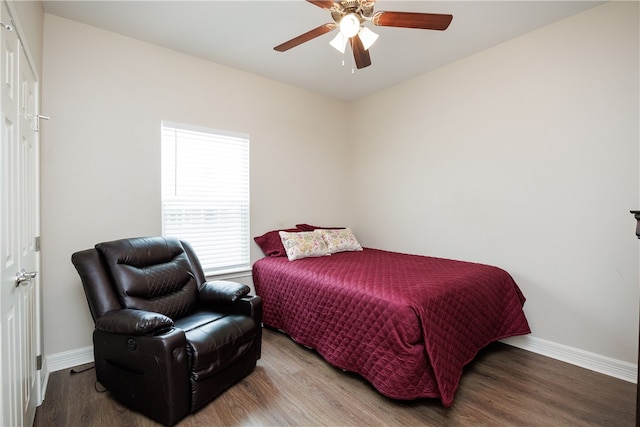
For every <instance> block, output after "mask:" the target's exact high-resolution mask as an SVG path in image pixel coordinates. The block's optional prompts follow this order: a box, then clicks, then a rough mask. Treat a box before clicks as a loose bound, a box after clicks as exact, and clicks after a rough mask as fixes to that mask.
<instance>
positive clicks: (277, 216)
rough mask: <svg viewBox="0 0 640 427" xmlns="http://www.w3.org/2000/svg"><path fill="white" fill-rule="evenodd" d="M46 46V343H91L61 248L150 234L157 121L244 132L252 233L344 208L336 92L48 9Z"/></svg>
mask: <svg viewBox="0 0 640 427" xmlns="http://www.w3.org/2000/svg"><path fill="white" fill-rule="evenodd" d="M44 52H45V54H44V62H45V73H44V80H43V84H44V88H45V89H44V102H43V105H44V109H45V111H46V112H47V114H49V115H50V116H51V117H52V120H51V121H50V122H49V123H47V128H46V130H45V132H43V144H42V242H43V243H42V244H43V265H42V279H43V283H44V286H43V288H44V300H45V307H44V318H45V353H46V354H49V355H50V354H55V353H60V352H64V351H68V350H73V349H77V348H80V347H84V346H88V345H90V344H91V332H92V330H93V322H92V320H91V318H90V316H89V311H88V309H87V304H86V301H85V299H84V298H85V297H84V293H83V291H82V288H81V285H80V281H79V278H78V275H77V274H76V272H75V270H74V268H73V266H72V264H71V261H70V256H71V254H72V253H73V252H75V251H77V250H81V249H85V248H89V247H92V246H93V245H94V244H95V243H97V242H100V241H105V240H111V239H117V238H123V237H131V236H140V235H154V234H160V233H161V218H160V144H159V140H160V122H161V121H162V120H169V121H173V122H180V123H187V124H194V125H198V126H204V127H209V128H213V129H223V130H231V131H237V132H243V133H247V134H249V135H250V139H251V151H250V157H251V158H250V162H251V232H252V235H254V236H255V235H258V234H261V233H263V232H265V231H267V230H269V229H273V228H274V227H278V226H291V225H293V224H295V223H296V222H313V221H322V220H326V221H328V222H331V223H335V222H338V221H343V220H345V218H346V217H347V216H346V214H345V211H346V208H345V203H346V196H347V194H346V191H345V190H343V183H344V182H345V180H346V172H347V170H348V168H347V159H346V155H347V152H346V148H345V147H346V146H347V144H346V142H347V141H346V138H345V137H343V135H345V134H346V132H347V129H346V127H345V126H346V125H341V124H340V123H342V121H341V120H340V118H341V117H343V115H344V113H345V111H346V109H347V106H346V105H345V104H343V103H342V102H339V101H335V100H333V99H330V98H324V97H321V96H318V95H316V94H312V93H310V92H306V91H302V90H299V89H295V88H292V87H289V86H286V85H282V84H280V83H275V82H272V81H269V80H266V79H263V78H260V77H256V76H254V75H250V74H246V73H243V72H239V71H236V70H232V69H229V68H225V67H223V66H220V65H217V64H214V63H211V62H207V61H204V60H201V59H198V58H195V57H190V56H187V55H183V54H180V53H177V52H174V51H171V50H167V49H164V48H160V47H157V46H154V45H151V44H148V43H144V42H140V41H136V40H133V39H130V38H126V37H122V36H118V35H115V34H113V33H109V32H106V31H102V30H99V29H96V28H93V27H90V26H86V25H82V24H78V23H75V22H73V21H69V20H65V19H61V18H58V17H55V16H52V15H45V42H44ZM319 118H321V120H320V119H319ZM327 123H331V125H330V126H329V125H327ZM259 256H261V253H260V252H259V249H258V248H257V246H255V244H254V245H253V247H252V258H253V259H256V258H258V257H259Z"/></svg>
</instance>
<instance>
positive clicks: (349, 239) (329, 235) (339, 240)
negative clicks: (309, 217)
mask: <svg viewBox="0 0 640 427" xmlns="http://www.w3.org/2000/svg"><path fill="white" fill-rule="evenodd" d="M313 232H314V233H317V234H319V235H321V236H322V238H323V239H324V241H325V242H326V243H327V247H328V248H329V252H331V253H332V254H335V253H336V252H346V251H361V250H362V246H361V245H360V243H358V240H357V239H356V236H355V235H354V234H353V231H351V229H350V228H341V229H337V230H333V229H330V230H327V229H323V228H317V229H315V230H314V231H313Z"/></svg>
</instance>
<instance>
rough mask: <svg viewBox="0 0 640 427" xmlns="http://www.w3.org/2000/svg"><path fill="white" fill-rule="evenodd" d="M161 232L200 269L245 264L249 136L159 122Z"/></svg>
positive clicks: (210, 270)
mask: <svg viewBox="0 0 640 427" xmlns="http://www.w3.org/2000/svg"><path fill="white" fill-rule="evenodd" d="M162 234H163V235H164V236H173V237H177V238H179V239H181V240H186V241H188V242H189V243H190V244H191V246H193V249H194V250H195V252H196V254H197V256H198V258H199V259H200V262H201V263H202V267H203V269H204V270H205V274H207V275H213V274H221V273H228V272H233V271H240V270H248V269H249V264H250V261H249V243H250V238H249V137H248V135H240V134H234V133H231V132H222V131H217V130H210V129H203V128H197V127H194V126H188V125H181V124H176V123H168V122H163V123H162Z"/></svg>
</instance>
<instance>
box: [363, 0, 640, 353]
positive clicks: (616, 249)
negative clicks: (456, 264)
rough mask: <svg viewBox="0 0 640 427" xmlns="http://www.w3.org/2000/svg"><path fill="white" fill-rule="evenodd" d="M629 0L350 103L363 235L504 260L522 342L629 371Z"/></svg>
mask: <svg viewBox="0 0 640 427" xmlns="http://www.w3.org/2000/svg"><path fill="white" fill-rule="evenodd" d="M638 39H639V37H638V3H637V2H634V3H617V2H614V3H609V4H605V5H603V6H599V7H596V8H593V9H590V10H588V11H586V12H584V13H582V14H579V15H576V16H574V17H572V18H569V19H567V20H564V21H561V22H558V23H556V24H553V25H550V26H548V27H546V28H543V29H540V30H538V31H535V32H532V33H529V34H527V35H525V36H523V37H520V38H518V39H515V40H512V41H509V42H507V43H504V44H502V45H499V46H497V47H495V48H493V49H490V50H487V51H485V52H482V53H480V54H477V55H474V56H472V57H470V58H467V59H464V60H462V61H459V62H456V63H454V64H450V65H448V66H446V67H442V68H441V69H439V70H436V71H434V72H431V73H429V74H426V75H424V76H422V77H419V78H417V79H415V80H412V81H408V82H405V83H403V84H401V85H399V86H396V87H394V88H392V89H390V90H387V91H384V92H381V93H378V94H376V95H374V96H371V97H368V98H366V99H363V100H361V101H359V102H358V103H357V104H356V105H354V107H355V108H354V109H353V112H354V114H355V115H356V123H355V124H354V125H355V126H358V129H360V133H359V138H358V139H357V143H358V144H357V148H356V152H357V153H358V156H356V158H357V163H356V167H355V170H356V171H357V172H356V176H355V180H354V185H355V188H354V190H353V194H354V195H355V198H356V202H355V208H354V213H355V219H354V224H356V225H357V230H356V231H357V232H358V236H361V238H362V239H363V240H364V242H363V243H365V244H367V245H371V246H374V247H383V248H390V249H395V250H400V251H409V252H416V253H421V254H433V255H438V256H443V257H450V258H457V259H466V260H472V261H477V262H482V263H489V264H494V265H498V266H500V267H503V268H505V269H506V270H508V271H509V272H510V273H511V274H512V275H513V276H514V278H515V279H516V281H517V282H518V283H519V284H520V286H521V288H522V289H523V291H524V294H525V295H526V296H527V298H528V301H527V303H526V305H525V309H526V313H527V316H528V318H529V320H530V322H531V328H532V331H533V333H532V335H533V336H534V337H537V338H541V339H545V340H548V341H551V342H555V343H560V344H564V345H567V346H570V347H575V348H578V349H582V350H585V351H588V352H593V353H596V354H599V355H604V356H608V357H611V358H614V359H619V360H623V361H627V362H631V363H635V362H636V357H637V347H638V283H639V282H638V245H639V243H638V241H637V239H636V238H635V236H634V231H635V220H634V218H633V216H632V215H631V214H630V213H629V210H630V209H638V208H640V201H639V199H638V193H639V185H638V172H639V169H638V156H639V150H638V143H639V136H638V132H639V127H640V123H639V116H640V112H639V110H638V106H639V105H640V100H639V96H638V95H639V71H638V64H639V56H638V51H639V47H638V43H639V42H638Z"/></svg>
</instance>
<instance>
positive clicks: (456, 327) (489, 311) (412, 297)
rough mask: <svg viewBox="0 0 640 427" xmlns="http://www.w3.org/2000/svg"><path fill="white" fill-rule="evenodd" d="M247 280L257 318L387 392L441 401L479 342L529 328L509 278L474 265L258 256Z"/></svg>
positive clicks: (356, 256) (386, 257)
mask: <svg viewBox="0 0 640 427" xmlns="http://www.w3.org/2000/svg"><path fill="white" fill-rule="evenodd" d="M253 281H254V285H255V288H256V293H257V294H258V295H260V296H261V297H262V299H263V304H264V314H263V320H264V323H265V324H266V325H268V326H271V327H273V328H276V329H280V330H282V331H284V332H285V333H286V334H288V335H289V336H290V337H291V338H293V339H294V340H295V341H297V342H298V343H300V344H303V345H305V346H308V347H311V348H314V349H316V350H317V351H318V352H319V353H320V354H321V355H322V357H324V358H325V359H326V360H327V361H328V362H329V363H331V364H332V365H334V366H337V367H339V368H341V369H345V370H348V371H352V372H357V373H358V374H360V375H362V376H363V377H364V378H366V379H367V380H368V381H369V382H371V384H373V386H374V387H375V388H376V389H377V390H378V391H379V392H380V393H382V394H384V395H385V396H388V397H391V398H396V399H415V398H419V397H433V398H440V399H441V401H442V404H443V405H444V406H446V407H449V406H451V404H452V403H453V397H454V394H455V392H456V389H457V388H458V383H459V382H460V377H461V375H462V370H463V367H464V365H466V364H467V363H469V362H470V361H471V360H472V359H473V358H474V357H475V355H476V354H477V352H478V351H479V350H480V349H482V348H483V347H485V346H486V345H488V344H489V343H491V342H493V341H496V340H499V339H501V338H506V337H510V336H514V335H522V334H527V333H529V332H530V329H529V325H528V323H527V320H526V318H525V315H524V313H523V311H522V305H523V304H524V301H525V298H524V296H523V295H522V293H521V291H520V289H519V288H518V286H517V285H516V283H515V282H514V281H513V279H512V278H511V276H510V275H509V274H508V273H507V272H506V271H504V270H502V269H499V268H497V267H492V266H488V265H483V264H476V263H470V262H462V261H454V260H448V259H442V258H433V257H425V256H419V255H408V254H400V253H396V252H388V251H382V250H377V249H368V248H365V249H364V251H361V252H341V253H336V254H333V255H331V256H327V257H320V258H305V259H300V260H296V261H289V260H288V259H287V258H286V257H278V258H273V257H266V258H262V259H260V260H259V261H257V262H256V263H255V264H254V267H253Z"/></svg>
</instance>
